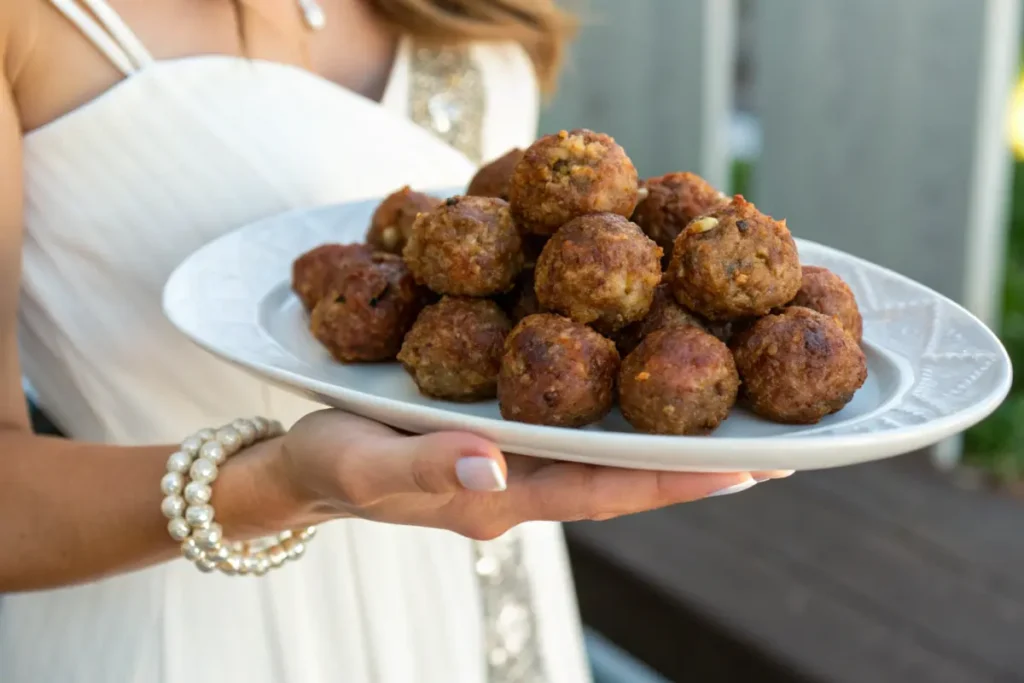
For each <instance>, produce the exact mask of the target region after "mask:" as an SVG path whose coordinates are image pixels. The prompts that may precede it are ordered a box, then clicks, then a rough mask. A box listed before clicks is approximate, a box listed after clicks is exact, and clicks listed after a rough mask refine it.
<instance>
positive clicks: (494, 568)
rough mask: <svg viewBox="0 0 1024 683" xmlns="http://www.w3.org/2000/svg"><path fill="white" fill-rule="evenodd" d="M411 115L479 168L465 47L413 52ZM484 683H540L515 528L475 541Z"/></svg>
mask: <svg viewBox="0 0 1024 683" xmlns="http://www.w3.org/2000/svg"><path fill="white" fill-rule="evenodd" d="M410 70H411V80H410V93H409V102H410V116H411V118H412V120H413V121H414V122H415V123H416V124H418V125H419V126H421V127H423V128H425V129H427V130H429V131H430V132H432V133H434V134H435V135H437V136H438V137H440V138H441V139H442V140H444V141H445V142H446V143H448V144H449V145H451V146H452V147H454V148H455V149H457V150H459V151H460V152H462V153H463V154H464V155H465V156H467V157H468V158H469V159H470V160H471V161H472V162H473V163H475V164H478V165H479V164H480V163H481V161H482V156H483V153H482V149H483V124H484V114H485V111H484V110H485V99H484V98H485V93H484V83H483V77H482V74H481V73H480V70H479V68H478V67H477V65H476V64H475V63H474V61H473V59H472V57H471V55H470V51H469V49H468V48H455V47H440V48H438V47H426V46H414V47H413V51H412V64H411V67H410ZM473 557H474V560H475V566H474V571H475V573H476V576H477V581H478V584H479V587H480V597H481V601H482V607H483V610H482V611H483V617H484V647H485V653H484V656H485V659H486V665H487V681H488V683H547V680H548V679H547V675H546V673H545V669H544V662H543V657H542V653H541V648H540V641H539V635H540V634H539V633H538V632H537V619H536V615H535V610H534V601H533V595H532V591H531V586H530V577H529V574H528V572H527V569H526V565H525V558H524V553H523V538H522V530H521V529H518V528H517V529H512V530H511V531H509V532H508V533H506V534H504V535H503V536H501V537H500V538H497V539H495V540H493V541H486V542H474V543H473Z"/></svg>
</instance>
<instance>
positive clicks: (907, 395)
mask: <svg viewBox="0 0 1024 683" xmlns="http://www.w3.org/2000/svg"><path fill="white" fill-rule="evenodd" d="M377 203H378V202H377V201H376V200H375V201H366V202H356V203H350V204H343V205H338V206H329V207H323V208H319V209H313V210H301V211H294V212H289V213H286V214H283V215H279V216H274V217H271V218H268V219H266V220H262V221H260V222H258V223H255V224H252V225H249V226H246V227H244V228H241V229H239V230H237V231H235V232H232V233H230V234H227V235H224V236H223V237H221V238H219V239H217V240H216V241H214V242H212V243H210V244H208V245H206V246H204V247H203V248H201V249H199V250H198V251H197V252H196V253H194V254H192V255H191V256H190V257H189V258H188V259H187V260H186V261H185V262H184V263H182V264H181V266H179V267H178V268H177V270H176V271H175V272H174V273H173V274H172V276H171V278H170V280H169V281H168V283H167V286H166V288H165V291H164V310H165V312H166V314H167V316H168V317H169V318H170V319H171V321H172V322H173V323H174V324H175V325H176V326H177V327H178V328H179V329H180V330H182V331H183V332H184V333H185V334H186V335H188V336H189V337H191V338H192V339H193V340H194V341H195V342H196V343H197V344H199V345H201V346H202V347H204V348H206V349H207V350H209V351H211V352H212V353H214V354H217V355H218V356H221V357H222V358H224V359H226V360H228V361H230V362H232V363H236V364H237V365H239V366H241V367H243V368H246V369H247V370H249V371H251V372H253V373H256V374H257V375H259V376H261V377H263V378H265V379H267V380H269V381H271V382H273V383H274V384H277V385H279V386H281V387H284V388H286V389H289V390H291V391H294V392H296V393H299V394H302V395H304V396H306V397H310V398H313V399H314V400H317V401H320V402H322V403H325V404H328V405H332V406H335V407H338V408H342V409H345V410H348V411H350V412H353V413H357V414H359V415H363V416H365V417H368V418H371V419H374V420H377V421H379V422H383V423H386V424H389V425H391V426H394V427H397V428H400V429H404V430H407V431H409V432H415V433H423V432H430V431H438V430H447V429H462V430H470V431H473V432H476V433H478V434H481V435H484V436H486V437H489V438H491V439H493V440H494V441H495V442H496V443H498V444H499V445H500V446H501V447H502V448H503V449H504V450H506V451H509V452H515V453H522V454H526V455H535V456H541V457H547V458H555V459H562V460H575V461H582V462H589V463H595V464H602V465H615V466H624V467H639V468H649V469H662V470H691V471H714V470H719V471H737V470H768V469H794V470H806V469H814V468H823V467H835V466H840V465H849V464H853V463H857V462H864V461H867V460H875V459H879V458H883V457H887V456H892V455H897V454H900V453H906V452H909V451H911V450H915V449H918V448H921V447H924V446H927V445H930V444H933V443H936V442H938V441H940V440H942V439H944V438H945V437H948V436H951V435H953V434H956V433H957V432H960V431H962V430H964V429H966V428H967V427H970V426H971V425H973V424H975V423H977V422H979V421H980V420H982V419H983V418H984V417H986V416H987V415H988V414H989V413H991V412H992V411H993V410H995V408H996V407H997V406H998V405H999V403H1000V402H1001V401H1002V400H1003V399H1004V398H1005V396H1006V394H1007V392H1008V391H1009V387H1010V379H1011V368H1010V360H1009V358H1008V356H1007V354H1006V351H1005V350H1004V349H1003V346H1002V345H1001V344H1000V342H999V340H998V339H997V338H996V336H995V335H994V334H992V332H991V331H989V330H988V328H986V327H985V326H984V325H983V324H982V323H981V322H979V321H978V320H977V319H976V318H975V317H974V316H972V315H971V314H970V313H968V312H967V311H965V310H964V309H963V308H961V307H960V306H958V305H957V304H955V303H953V302H952V301H950V300H948V299H946V298H944V297H942V296H940V295H939V294H936V293H935V292H933V291H931V290H929V289H927V288H926V287H924V286H922V285H919V284H917V283H915V282H913V281H911V280H909V279H907V278H905V277H903V276H901V275H898V274H896V273H893V272H891V271H889V270H886V269H884V268H881V267H879V266H876V265H873V264H871V263H868V262H865V261H862V260H860V259H857V258H854V257H852V256H849V255H847V254H844V253H841V252H839V251H836V250H834V249H830V248H828V247H824V246H821V245H818V244H814V243H811V242H806V241H800V240H798V246H799V249H800V257H801V260H802V262H803V263H805V264H809V265H820V266H825V267H827V268H829V269H831V270H833V271H835V272H836V273H838V274H839V275H840V276H841V277H842V278H844V279H845V280H846V281H847V282H848V283H849V284H850V286H851V287H852V288H853V290H854V292H855V293H856V295H857V299H858V302H859V304H860V307H861V312H862V314H863V316H864V341H865V344H864V346H865V353H866V355H867V360H868V379H867V382H866V383H865V385H864V387H863V388H862V389H861V390H860V391H859V392H857V394H856V396H855V397H854V399H853V401H852V402H851V403H850V404H849V405H847V406H846V408H844V409H843V410H842V411H840V412H839V413H837V414H835V415H832V416H829V417H827V418H825V419H824V420H823V421H822V422H821V423H819V424H817V425H814V426H810V427H794V426H786V425H780V424H775V423H772V422H768V421H766V420H762V419H760V418H758V417H756V416H754V415H752V414H751V413H749V412H747V411H745V410H743V409H742V408H737V409H735V410H734V411H733V413H732V415H730V417H729V418H728V419H727V420H726V421H725V422H724V423H723V424H722V426H721V427H720V428H719V429H718V430H717V431H716V432H715V433H714V434H713V435H711V436H706V437H670V436H652V435H647V434H638V433H635V432H634V431H633V430H632V429H631V428H630V426H629V425H628V424H627V423H626V422H625V420H623V418H622V416H621V415H620V414H619V413H618V411H614V412H613V413H612V414H611V415H609V416H608V418H607V419H605V420H604V421H603V422H601V423H600V424H597V425H593V426H591V427H589V428H587V429H583V430H573V429H564V428H554V427H538V426H533V425H526V424H521V423H517V422H506V421H504V420H502V419H501V417H500V416H499V413H498V406H497V402H496V401H490V402H486V403H478V404H470V405H462V404H456V403H448V402H444V401H438V400H433V399H429V398H426V397H424V396H421V395H420V394H419V393H418V392H417V390H416V387H415V385H414V384H413V383H412V381H411V380H410V378H409V377H408V376H407V375H406V373H405V372H404V371H403V369H402V368H401V366H399V365H398V364H397V363H390V364H383V365H342V364H339V363H337V362H335V361H333V360H332V359H331V357H330V356H329V355H328V353H327V352H326V351H325V350H324V349H323V348H322V347H321V346H320V345H319V344H318V343H317V342H316V341H315V340H314V339H313V337H312V335H311V334H310V333H309V331H308V327H307V321H306V315H305V312H304V311H303V309H302V306H301V305H300V303H299V301H298V299H297V298H296V297H295V296H294V295H293V294H292V292H291V287H290V278H291V265H292V261H293V260H294V259H295V258H296V257H297V256H299V255H300V254H302V253H303V252H305V251H307V250H308V249H311V248H313V247H315V246H318V245H320V244H323V243H325V242H358V241H362V239H363V236H364V234H365V231H366V227H367V225H368V223H369V218H370V215H371V213H372V212H373V210H374V208H375V207H376V205H377Z"/></svg>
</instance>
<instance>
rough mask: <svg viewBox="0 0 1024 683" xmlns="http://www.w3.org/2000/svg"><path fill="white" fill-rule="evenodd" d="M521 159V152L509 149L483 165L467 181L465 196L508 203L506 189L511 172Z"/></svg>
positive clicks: (516, 149)
mask: <svg viewBox="0 0 1024 683" xmlns="http://www.w3.org/2000/svg"><path fill="white" fill-rule="evenodd" d="M522 158H523V150H521V149H519V148H518V147H516V148H514V149H510V150H509V151H507V152H505V153H504V154H503V155H501V156H500V157H498V158H497V159H495V160H493V161H491V162H490V163H487V164H484V165H483V166H481V167H480V169H479V170H478V171H477V172H476V175H474V176H473V179H472V180H470V181H469V187H468V188H466V194H468V195H470V196H472V197H497V198H498V199H504V200H505V201H508V187H509V184H510V183H511V182H512V172H513V171H514V170H515V168H516V164H518V163H519V160H520V159H522Z"/></svg>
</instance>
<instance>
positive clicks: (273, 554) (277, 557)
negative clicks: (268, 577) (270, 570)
mask: <svg viewBox="0 0 1024 683" xmlns="http://www.w3.org/2000/svg"><path fill="white" fill-rule="evenodd" d="M267 557H269V558H270V564H272V565H274V566H275V567H280V566H281V565H282V564H284V561H285V560H287V559H288V551H287V550H285V549H284V548H282V547H281V546H279V545H275V546H273V547H271V548H270V549H269V550H267Z"/></svg>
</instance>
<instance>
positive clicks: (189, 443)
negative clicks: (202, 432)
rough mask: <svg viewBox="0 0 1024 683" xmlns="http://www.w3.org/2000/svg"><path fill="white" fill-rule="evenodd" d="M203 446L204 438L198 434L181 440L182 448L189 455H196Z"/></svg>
mask: <svg viewBox="0 0 1024 683" xmlns="http://www.w3.org/2000/svg"><path fill="white" fill-rule="evenodd" d="M202 446H203V440H202V439H200V438H199V437H198V436H190V437H188V438H187V439H185V440H184V441H182V442H181V450H183V451H185V452H186V453H188V454H189V455H195V454H196V453H198V452H199V449H200V448H202Z"/></svg>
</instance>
